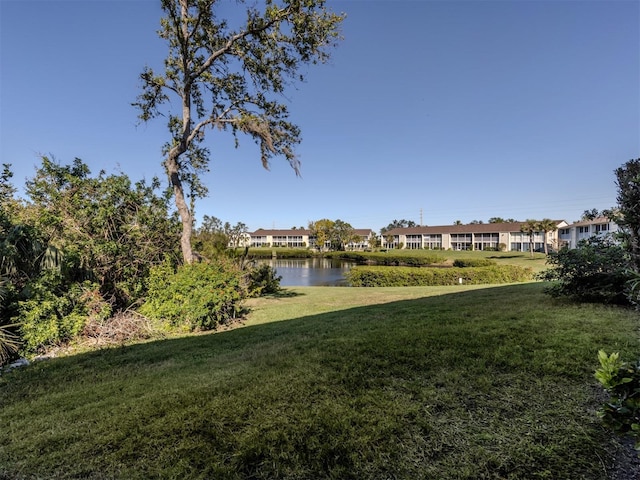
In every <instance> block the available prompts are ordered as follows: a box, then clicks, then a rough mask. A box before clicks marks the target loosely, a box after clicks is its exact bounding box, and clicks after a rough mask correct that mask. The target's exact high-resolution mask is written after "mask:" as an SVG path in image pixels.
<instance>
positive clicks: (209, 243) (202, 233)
mask: <svg viewBox="0 0 640 480" xmlns="http://www.w3.org/2000/svg"><path fill="white" fill-rule="evenodd" d="M192 244H193V249H194V250H195V251H196V252H197V253H198V255H200V256H201V257H204V258H206V259H211V258H214V257H217V256H219V255H223V254H224V253H225V251H226V250H227V246H228V245H229V237H228V236H227V234H226V233H225V232H224V225H223V223H222V220H220V219H219V218H217V217H213V216H211V217H210V216H209V215H205V216H204V217H202V223H201V225H200V226H199V227H198V228H197V229H196V230H195V233H194V235H193V237H192Z"/></svg>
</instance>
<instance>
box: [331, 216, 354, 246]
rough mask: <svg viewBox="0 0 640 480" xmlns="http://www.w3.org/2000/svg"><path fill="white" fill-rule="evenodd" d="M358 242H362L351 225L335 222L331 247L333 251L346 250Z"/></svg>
mask: <svg viewBox="0 0 640 480" xmlns="http://www.w3.org/2000/svg"><path fill="white" fill-rule="evenodd" d="M358 240H360V237H359V236H358V235H356V232H355V230H354V229H353V227H352V226H351V224H349V223H347V222H343V221H342V220H336V221H335V222H333V228H332V231H331V246H332V249H333V250H344V249H345V247H346V245H347V244H349V243H351V242H356V241H358Z"/></svg>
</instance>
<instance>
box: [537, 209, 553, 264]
mask: <svg viewBox="0 0 640 480" xmlns="http://www.w3.org/2000/svg"><path fill="white" fill-rule="evenodd" d="M557 229H558V224H557V223H556V222H555V221H553V220H551V219H549V218H544V219H542V220H540V221H539V222H538V230H539V231H541V232H542V234H543V237H542V238H543V243H544V254H545V255H549V247H548V245H547V234H548V233H549V232H555V231H556V230H557Z"/></svg>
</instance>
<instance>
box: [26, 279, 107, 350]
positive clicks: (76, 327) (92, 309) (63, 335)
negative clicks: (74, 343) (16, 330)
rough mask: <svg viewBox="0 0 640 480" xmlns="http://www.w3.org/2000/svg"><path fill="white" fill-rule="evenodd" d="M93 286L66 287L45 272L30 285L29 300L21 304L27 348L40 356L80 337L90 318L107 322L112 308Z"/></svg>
mask: <svg viewBox="0 0 640 480" xmlns="http://www.w3.org/2000/svg"><path fill="white" fill-rule="evenodd" d="M97 292H98V286H97V285H96V284H93V283H91V282H88V281H85V282H83V283H73V284H71V285H69V286H66V285H64V284H63V283H62V277H61V276H60V274H59V273H57V272H54V271H45V272H44V273H43V274H42V275H41V276H40V277H39V278H38V279H37V280H35V281H33V282H31V283H29V284H28V285H27V292H25V293H26V297H27V300H23V301H20V302H18V315H17V323H18V324H19V325H20V331H21V334H22V340H23V341H24V348H25V350H26V351H27V352H36V351H38V350H39V349H41V348H42V347H47V346H49V345H56V344H60V343H63V342H65V341H67V340H70V339H72V338H74V337H76V336H77V335H79V334H80V333H81V332H82V330H83V329H84V326H85V324H86V322H87V320H88V319H89V318H106V317H108V316H109V315H110V314H111V308H110V305H109V304H108V303H107V302H105V301H104V300H103V299H102V297H101V296H100V295H99V293H97Z"/></svg>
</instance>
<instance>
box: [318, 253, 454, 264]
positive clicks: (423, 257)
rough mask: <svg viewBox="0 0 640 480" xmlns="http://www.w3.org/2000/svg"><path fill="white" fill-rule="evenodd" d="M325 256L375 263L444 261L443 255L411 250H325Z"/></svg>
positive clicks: (433, 262) (428, 262) (434, 262)
mask: <svg viewBox="0 0 640 480" xmlns="http://www.w3.org/2000/svg"><path fill="white" fill-rule="evenodd" d="M324 256H325V257H327V258H339V259H340V260H350V261H353V262H357V263H373V264H376V265H392V266H399V265H407V266H416V267H417V266H426V265H437V264H439V263H442V262H444V261H445V257H444V256H442V255H439V254H437V253H430V252H429V253H422V252H421V254H420V255H416V254H415V253H413V252H407V253H389V252H327V253H325V255H324Z"/></svg>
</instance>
